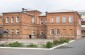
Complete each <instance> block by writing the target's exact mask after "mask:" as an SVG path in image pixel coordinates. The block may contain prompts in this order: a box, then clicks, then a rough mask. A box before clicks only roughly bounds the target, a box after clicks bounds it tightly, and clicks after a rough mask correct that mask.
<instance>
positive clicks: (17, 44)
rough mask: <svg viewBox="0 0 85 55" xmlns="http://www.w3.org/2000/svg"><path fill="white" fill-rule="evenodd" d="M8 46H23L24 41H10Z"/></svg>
mask: <svg viewBox="0 0 85 55" xmlns="http://www.w3.org/2000/svg"><path fill="white" fill-rule="evenodd" d="M8 46H9V47H22V46H23V43H19V42H14V43H9V44H8Z"/></svg>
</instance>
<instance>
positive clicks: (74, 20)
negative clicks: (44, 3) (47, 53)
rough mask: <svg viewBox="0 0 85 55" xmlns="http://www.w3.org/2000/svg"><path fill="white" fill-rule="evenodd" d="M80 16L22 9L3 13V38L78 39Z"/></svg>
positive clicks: (63, 12)
mask: <svg viewBox="0 0 85 55" xmlns="http://www.w3.org/2000/svg"><path fill="white" fill-rule="evenodd" d="M80 26H81V22H80V15H79V14H78V13H77V12H76V11H55V12H46V13H45V15H42V13H41V12H40V11H38V10H27V9H24V8H22V11H20V12H7V13H3V30H4V36H3V37H4V38H19V39H23V38H24V39H29V38H30V39H32V38H49V39H53V38H61V37H65V38H80V37H81V27H80Z"/></svg>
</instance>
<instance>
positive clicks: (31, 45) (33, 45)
mask: <svg viewBox="0 0 85 55" xmlns="http://www.w3.org/2000/svg"><path fill="white" fill-rule="evenodd" d="M27 47H37V45H36V44H33V43H31V44H30V45H27Z"/></svg>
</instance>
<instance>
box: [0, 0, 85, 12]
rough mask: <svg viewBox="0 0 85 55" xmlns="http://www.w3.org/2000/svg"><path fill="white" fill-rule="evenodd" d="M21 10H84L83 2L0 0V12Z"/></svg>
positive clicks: (81, 0)
mask: <svg viewBox="0 0 85 55" xmlns="http://www.w3.org/2000/svg"><path fill="white" fill-rule="evenodd" d="M21 8H27V9H37V10H39V11H42V12H45V11H53V10H60V9H69V10H85V0H0V12H8V11H18V10H21Z"/></svg>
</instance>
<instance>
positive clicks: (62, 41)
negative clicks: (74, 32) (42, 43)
mask: <svg viewBox="0 0 85 55" xmlns="http://www.w3.org/2000/svg"><path fill="white" fill-rule="evenodd" d="M59 42H60V44H62V43H68V42H69V39H65V38H63V39H62V38H61V39H60V40H59Z"/></svg>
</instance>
